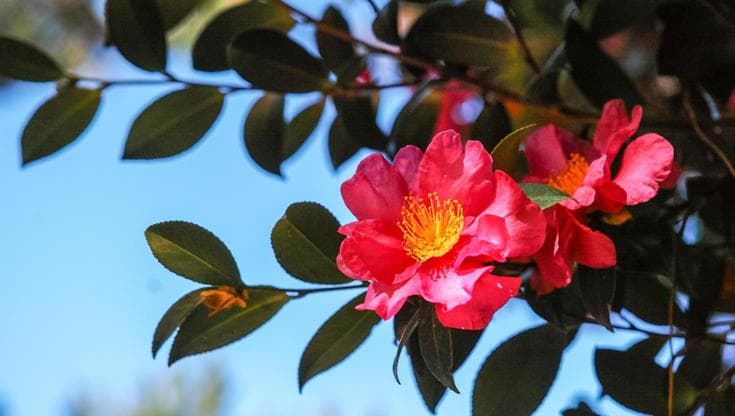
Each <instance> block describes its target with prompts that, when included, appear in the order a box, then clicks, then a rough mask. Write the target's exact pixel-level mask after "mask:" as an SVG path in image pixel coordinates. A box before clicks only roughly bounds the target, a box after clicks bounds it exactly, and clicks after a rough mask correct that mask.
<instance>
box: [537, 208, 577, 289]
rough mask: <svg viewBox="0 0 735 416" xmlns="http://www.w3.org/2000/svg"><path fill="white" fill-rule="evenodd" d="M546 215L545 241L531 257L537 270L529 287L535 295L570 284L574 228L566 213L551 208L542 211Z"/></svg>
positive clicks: (559, 209) (563, 210)
mask: <svg viewBox="0 0 735 416" xmlns="http://www.w3.org/2000/svg"><path fill="white" fill-rule="evenodd" d="M544 214H546V222H547V227H546V240H545V241H544V245H543V246H542V247H541V249H540V250H539V251H538V252H537V253H536V254H535V255H534V260H535V261H536V265H537V270H536V272H535V273H534V274H533V276H532V277H531V287H532V288H533V290H534V291H535V292H536V293H538V294H539V295H545V294H547V293H550V292H552V291H553V290H554V289H558V288H562V287H565V286H567V285H569V283H570V282H571V281H572V263H573V259H572V255H571V253H570V244H571V241H572V239H573V237H574V227H573V224H572V223H571V222H570V219H569V217H570V215H569V210H567V209H566V208H564V207H562V206H559V205H555V206H553V207H551V208H547V209H546V210H545V211H544Z"/></svg>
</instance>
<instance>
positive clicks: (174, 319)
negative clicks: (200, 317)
mask: <svg viewBox="0 0 735 416" xmlns="http://www.w3.org/2000/svg"><path fill="white" fill-rule="evenodd" d="M209 289H211V288H209V287H205V288H203V289H197V290H194V291H192V292H189V293H187V294H186V295H184V296H182V297H181V299H179V300H177V301H176V302H175V303H174V304H173V305H171V307H170V308H168V310H167V311H166V313H165V314H163V317H162V318H161V320H160V321H159V322H158V326H156V332H155V333H154V334H153V346H152V350H153V358H156V354H158V350H159V349H161V346H162V345H163V343H164V342H166V340H167V339H169V338H170V337H171V335H173V333H174V331H176V328H178V327H179V325H181V324H182V323H183V322H184V320H186V318H187V317H188V316H189V314H191V312H192V311H193V310H194V308H196V307H197V306H199V304H200V303H201V302H202V297H201V296H200V294H201V293H202V292H203V291H205V290H209Z"/></svg>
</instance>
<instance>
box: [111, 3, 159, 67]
mask: <svg viewBox="0 0 735 416" xmlns="http://www.w3.org/2000/svg"><path fill="white" fill-rule="evenodd" d="M105 22H107V30H108V32H109V39H110V41H111V42H112V44H114V45H115V46H116V47H117V49H118V50H119V51H120V53H121V54H122V55H123V56H124V57H125V59H127V60H128V61H130V62H131V63H132V64H134V65H136V66H137V67H139V68H141V69H145V70H146V71H157V72H162V71H165V70H166V58H167V56H166V54H167V47H166V29H165V27H164V24H163V21H162V19H161V14H160V12H159V10H158V6H157V5H156V2H155V1H150V0H107V3H106V5H105Z"/></svg>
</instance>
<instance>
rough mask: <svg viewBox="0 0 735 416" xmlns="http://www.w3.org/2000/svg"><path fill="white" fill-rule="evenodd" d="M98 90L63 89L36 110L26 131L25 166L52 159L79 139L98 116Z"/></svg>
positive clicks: (22, 142)
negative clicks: (52, 155)
mask: <svg viewBox="0 0 735 416" xmlns="http://www.w3.org/2000/svg"><path fill="white" fill-rule="evenodd" d="M99 105H100V91H99V90H85V89H76V88H64V89H62V90H60V91H59V92H58V94H57V95H56V96H54V97H52V98H51V99H49V100H48V101H46V102H45V103H43V105H41V107H39V108H38V110H36V112H35V113H34V114H33V117H31V120H30V121H29V122H28V124H27V125H26V127H25V129H24V130H23V137H22V138H21V148H22V153H23V164H27V163H30V162H33V161H35V160H38V159H41V158H43V157H46V156H49V155H51V154H53V153H55V152H57V151H59V150H61V149H62V148H63V147H65V146H67V145H68V144H70V143H71V142H73V141H74V140H75V139H76V138H77V137H79V136H80V135H81V134H82V133H83V132H84V130H86V129H87V127H88V126H89V124H90V123H91V122H92V120H93V119H94V116H95V114H97V109H98V108H99Z"/></svg>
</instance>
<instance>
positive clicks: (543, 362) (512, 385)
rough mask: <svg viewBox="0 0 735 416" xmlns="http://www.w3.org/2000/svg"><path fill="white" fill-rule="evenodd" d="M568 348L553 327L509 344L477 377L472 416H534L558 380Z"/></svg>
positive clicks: (534, 330)
mask: <svg viewBox="0 0 735 416" xmlns="http://www.w3.org/2000/svg"><path fill="white" fill-rule="evenodd" d="M565 346H566V336H565V334H564V333H563V332H561V331H559V330H558V329H556V328H554V327H551V326H549V325H543V326H539V327H536V328H532V329H529V330H526V331H524V332H521V333H520V334H518V335H515V336H514V337H512V338H510V339H509V340H507V341H505V342H504V343H503V344H501V345H500V346H499V347H498V348H497V349H496V350H495V351H493V353H492V354H490V356H489V357H488V358H487V361H485V364H483V366H482V368H481V369H480V372H479V373H478V374H477V379H476V380H475V389H474V392H473V393H472V414H473V415H474V416H492V415H502V416H514V415H530V414H532V413H533V411H534V410H536V408H537V407H538V406H539V405H540V404H541V402H542V401H543V399H544V397H546V393H547V392H548V391H549V388H550V387H551V384H552V383H553V382H554V378H556V373H557V371H558V370H559V364H560V363H561V356H562V353H563V352H564V348H565ZM519 395H521V396H519ZM519 397H522V400H521V399H519Z"/></svg>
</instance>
